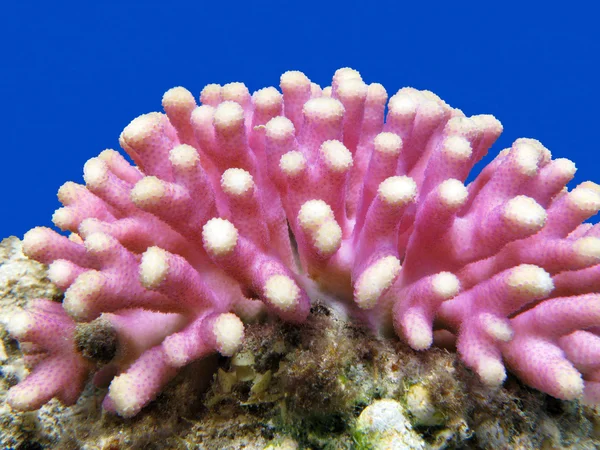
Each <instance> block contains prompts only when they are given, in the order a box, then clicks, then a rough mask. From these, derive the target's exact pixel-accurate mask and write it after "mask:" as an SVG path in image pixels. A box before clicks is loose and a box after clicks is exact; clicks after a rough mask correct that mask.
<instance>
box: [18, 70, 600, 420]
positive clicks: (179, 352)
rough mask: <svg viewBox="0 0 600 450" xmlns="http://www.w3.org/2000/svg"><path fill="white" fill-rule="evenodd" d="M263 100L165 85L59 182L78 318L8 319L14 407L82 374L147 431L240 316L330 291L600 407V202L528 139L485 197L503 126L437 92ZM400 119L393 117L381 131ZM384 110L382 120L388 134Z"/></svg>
mask: <svg viewBox="0 0 600 450" xmlns="http://www.w3.org/2000/svg"><path fill="white" fill-rule="evenodd" d="M280 87H281V91H282V93H280V92H279V91H278V90H277V89H275V88H273V87H269V88H265V89H261V90H259V91H257V92H255V93H254V94H252V95H250V93H249V92H248V89H247V88H246V86H245V85H243V84H242V83H229V84H226V85H224V86H219V85H208V86H206V87H205V88H204V89H203V91H202V93H201V94H200V103H201V105H200V106H197V103H196V100H195V99H194V96H193V95H192V94H191V93H190V92H189V91H187V90H186V89H184V88H181V87H177V88H173V89H171V90H169V91H167V92H166V93H165V95H164V97H163V102H162V104H163V109H164V111H165V113H164V114H163V113H157V112H154V113H149V114H146V115H143V116H140V117H138V118H136V119H134V120H133V121H132V122H131V123H130V124H129V125H128V126H127V127H126V128H125V129H124V131H123V133H122V134H121V137H120V144H121V146H122V147H123V149H124V150H125V151H126V152H127V154H128V155H129V157H130V158H131V160H132V161H133V163H134V164H135V165H131V164H130V163H129V162H127V160H126V159H125V158H124V157H123V156H121V154H119V153H118V152H116V151H114V150H105V151H103V152H102V153H100V155H99V156H98V157H97V158H92V159H91V160H89V161H88V162H87V163H86V164H85V166H84V179H85V183H86V185H85V186H81V185H78V184H75V183H72V182H67V183H66V184H64V185H63V186H62V187H61V188H60V190H59V193H58V196H59V199H60V201H61V202H62V203H63V205H64V207H63V208H60V209H59V210H57V211H56V213H55V214H54V217H53V221H54V223H55V225H56V226H57V227H59V228H60V229H62V230H65V231H70V232H71V234H70V236H69V237H65V236H63V235H61V234H59V233H57V232H55V231H53V230H51V229H49V228H44V227H39V228H35V229H33V230H31V231H29V232H28V233H27V234H26V235H25V238H24V252H25V253H26V255H27V256H29V257H31V258H33V259H35V260H37V261H39V262H42V263H44V264H49V265H50V266H49V277H50V278H51V280H52V281H53V282H54V283H55V284H56V285H57V286H58V287H59V288H61V289H63V290H64V292H65V294H64V300H63V302H62V305H61V304H59V303H55V302H52V301H50V300H44V299H39V300H36V301H34V302H32V303H31V305H30V307H29V308H28V309H27V310H25V311H22V312H20V313H17V314H16V315H14V316H13V317H12V318H11V320H10V323H9V327H8V329H9V332H10V334H11V335H12V336H14V337H16V338H17V339H18V340H19V341H20V343H21V349H22V351H23V352H24V354H25V358H26V363H27V365H28V366H29V367H30V368H31V374H30V375H29V376H28V377H27V378H26V379H25V380H24V381H22V382H21V383H19V384H18V385H17V386H15V387H13V388H12V389H11V391H10V393H9V402H10V404H11V405H12V406H13V407H15V408H19V409H24V410H31V409H36V408H39V407H40V406H41V405H43V404H44V403H46V402H48V401H49V400H50V399H51V398H53V397H57V398H58V399H59V400H60V401H61V402H63V403H65V404H71V403H73V402H75V401H76V400H77V398H78V397H79V395H80V393H81V391H82V389H83V387H84V385H85V382H86V380H87V378H88V376H89V375H90V374H91V373H95V375H94V382H95V383H96V384H97V385H99V386H109V389H108V395H107V396H106V398H105V400H104V404H103V405H104V407H105V409H107V410H109V411H115V412H117V413H118V414H120V415H122V416H125V417H131V416H133V415H135V414H137V413H138V412H139V411H140V410H141V409H142V408H143V407H144V406H145V405H147V404H148V403H149V402H150V401H152V400H153V399H154V398H155V397H156V396H157V395H158V393H159V392H160V391H161V389H162V388H163V387H164V386H165V385H166V383H167V382H168V381H169V380H171V379H172V378H173V377H174V376H175V375H176V374H177V373H178V371H179V370H180V369H181V368H182V367H184V366H186V365H188V364H189V363H191V362H192V361H195V360H199V359H202V358H204V357H205V356H207V355H209V354H211V353H214V352H219V353H220V354H222V355H225V356H231V355H233V354H235V352H236V350H237V349H238V348H239V346H240V345H241V344H242V342H243V338H244V325H243V323H244V322H251V321H253V320H256V319H257V318H259V317H260V316H261V315H264V314H268V315H270V316H278V317H280V318H281V319H282V320H284V321H287V322H291V323H302V322H303V321H305V320H306V318H307V315H308V313H309V309H310V302H311V298H314V297H315V296H316V295H317V293H318V295H319V296H320V297H321V296H323V295H327V296H328V298H329V299H330V302H331V303H332V304H333V303H335V304H336V305H337V304H339V305H342V306H343V307H344V308H345V309H346V310H347V311H348V313H349V314H351V315H352V316H354V317H355V318H356V320H357V321H358V322H360V323H362V324H365V325H367V326H369V327H370V328H371V329H372V330H373V332H375V333H380V334H387V333H389V332H393V331H395V333H396V334H397V335H398V336H399V337H400V338H401V339H403V340H404V341H405V342H406V343H408V345H410V346H411V347H412V348H413V349H415V350H425V349H427V348H429V347H430V346H431V345H442V346H453V345H455V346H456V348H457V350H458V353H459V355H460V357H461V359H462V360H463V361H464V362H465V364H466V365H467V366H468V367H470V368H471V369H472V370H473V371H474V372H476V373H477V375H478V376H479V377H480V378H481V380H482V381H483V383H484V384H486V385H488V386H497V385H500V384H502V383H503V381H504V379H505V378H506V369H505V367H506V368H508V370H510V371H512V372H513V373H515V374H516V375H517V376H518V377H519V378H520V379H521V380H522V381H523V382H525V383H527V384H528V385H530V386H532V387H535V388H537V389H539V390H541V391H544V392H546V393H548V394H550V395H552V396H555V397H557V398H560V399H576V398H581V399H583V400H584V401H585V402H588V403H590V404H595V403H600V336H599V335H598V333H599V332H600V328H599V327H600V296H599V295H598V294H596V292H597V291H598V288H599V287H600V264H598V263H599V262H600V238H599V237H598V236H600V227H598V226H592V225H591V224H586V223H583V222H584V221H585V220H587V219H588V218H589V217H591V216H593V215H594V214H596V213H597V212H598V210H599V209H600V186H598V185H596V184H595V183H591V182H584V183H582V184H579V185H578V186H577V187H575V188H574V189H572V190H570V191H569V190H567V189H566V188H565V186H566V184H567V183H568V182H569V181H570V180H571V179H572V178H573V176H574V174H575V165H574V164H573V163H572V162H571V161H569V160H567V159H562V158H561V159H552V157H551V154H550V152H549V151H548V149H546V148H545V147H544V146H543V145H542V144H541V143H539V142H538V141H535V140H532V139H518V140H517V141H515V143H514V144H513V145H512V147H511V148H508V149H504V150H502V151H501V152H499V154H498V156H497V157H496V158H495V159H494V160H493V161H492V162H491V163H490V164H489V165H488V166H486V167H485V168H484V169H483V170H482V171H481V173H480V174H479V175H478V176H477V177H476V178H475V179H474V181H473V182H471V183H470V184H468V185H467V186H465V184H464V183H465V180H466V178H467V176H468V174H469V172H470V170H471V169H472V167H473V166H474V165H475V164H476V163H477V162H478V161H480V160H481V158H482V157H483V156H484V155H485V154H486V153H487V152H488V149H489V148H490V147H491V145H492V144H493V143H494V141H495V140H496V139H497V138H498V136H499V134H500V133H501V131H502V126H501V124H500V122H498V120H496V119H495V118H494V117H492V116H489V115H478V116H471V117H465V115H464V114H463V113H462V112H461V111H460V110H458V109H454V108H452V107H450V106H449V105H447V104H446V103H445V102H443V101H442V100H441V99H440V98H439V97H437V96H436V95H435V94H433V93H431V92H429V91H419V90H416V89H412V88H403V89H401V90H400V91H398V92H397V93H396V94H395V95H393V96H392V97H391V98H390V99H389V102H388V95H387V93H386V91H385V89H384V88H383V86H381V85H380V84H377V83H372V84H366V83H365V82H364V81H363V80H362V78H361V77H360V75H359V73H358V72H356V71H354V70H352V69H348V68H344V69H340V70H338V71H337V72H336V73H335V75H334V77H333V80H332V85H331V87H326V88H324V89H321V88H320V87H319V86H317V85H316V84H314V83H311V82H310V80H309V79H308V78H307V77H306V76H305V75H304V74H302V73H300V72H295V71H292V72H286V73H285V74H283V75H282V76H281V82H280ZM386 105H387V115H385V110H386ZM384 115H385V120H384Z"/></svg>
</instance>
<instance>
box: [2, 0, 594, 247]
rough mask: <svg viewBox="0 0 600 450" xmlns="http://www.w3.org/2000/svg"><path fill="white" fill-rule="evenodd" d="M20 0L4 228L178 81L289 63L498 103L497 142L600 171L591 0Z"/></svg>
mask: <svg viewBox="0 0 600 450" xmlns="http://www.w3.org/2000/svg"><path fill="white" fill-rule="evenodd" d="M6 3H8V5H3V7H2V14H1V16H2V17H3V18H2V21H1V26H0V46H1V48H0V50H1V60H0V61H1V63H0V81H1V82H0V90H1V92H0V100H1V101H2V109H1V113H0V114H1V115H2V117H1V120H0V133H1V134H0V135H1V136H2V140H1V141H0V146H1V147H0V149H1V152H2V153H1V155H2V156H1V158H2V159H1V160H0V161H1V162H0V167H1V168H2V171H1V174H0V195H1V197H2V206H1V209H0V237H2V236H7V235H11V234H16V235H17V236H22V235H23V233H24V232H25V231H27V230H28V229H29V228H31V227H33V226H35V225H38V224H43V225H49V224H50V223H51V222H50V217H51V214H52V212H53V211H54V209H56V208H57V207H58V206H59V204H58V201H57V200H56V195H55V194H56V190H57V189H58V187H59V186H60V185H61V184H62V183H63V182H64V181H66V180H74V181H79V182H81V180H82V177H81V174H82V166H83V164H84V162H85V161H86V160H87V159H89V158H90V157H92V156H95V155H96V154H98V153H99V152H100V151H101V150H103V149H105V148H109V147H113V148H117V146H118V142H117V138H118V136H119V133H120V132H121V130H122V129H123V127H124V126H125V125H127V123H129V121H130V120H131V119H132V118H134V117H135V116H137V115H139V114H141V113H145V112H149V111H153V110H158V109H160V101H161V96H162V94H163V92H164V91H166V90H167V89H168V88H170V87H172V86H176V85H183V86H185V87H187V88H188V89H190V90H191V91H192V92H193V93H194V94H198V93H199V92H200V90H201V89H202V87H203V86H204V85H205V84H207V83H211V82H218V83H226V82H230V81H244V82H245V83H246V84H247V85H248V86H249V88H250V90H251V91H253V90H256V89H258V88H260V87H263V86H268V85H276V84H277V83H278V79H279V75H280V74H281V73H282V72H284V71H286V70H290V69H298V70H302V71H304V72H305V73H306V74H307V75H308V76H309V77H310V78H311V79H312V80H313V81H315V82H317V83H319V84H321V85H323V86H325V85H327V84H328V80H329V78H330V77H331V75H332V74H333V72H334V71H335V69H337V68H338V67H342V66H351V67H354V68H356V69H358V70H360V71H361V72H362V74H363V78H364V79H365V81H367V82H373V81H377V82H380V83H382V84H383V85H384V86H385V87H386V88H387V90H388V92H389V93H394V92H395V91H396V90H397V89H398V88H400V87H402V86H414V87H417V88H421V89H430V90H432V91H434V92H436V93H437V94H439V95H440V96H441V97H442V98H444V99H445V100H446V101H447V102H448V103H450V104H451V105H453V106H455V107H460V108H461V109H463V110H464V111H465V112H466V113H467V114H476V113H491V114H494V115H496V117H498V118H499V119H500V120H501V121H502V123H503V124H504V127H505V132H504V135H503V136H502V137H501V139H500V141H499V143H498V144H497V146H496V147H495V150H496V151H497V150H499V149H502V148H504V147H506V146H508V145H510V143H511V142H512V141H513V140H514V139H515V138H517V137H535V138H538V139H540V140H541V141H542V142H543V143H544V144H545V145H546V146H547V147H548V148H550V149H551V150H552V151H553V154H554V155H555V156H557V157H569V158H571V159H573V160H575V161H576V162H577V166H578V167H579V173H578V174H577V178H576V179H577V180H579V181H583V180H585V179H595V180H600V171H599V170H598V165H599V163H600V152H599V145H598V137H597V136H598V125H597V124H598V120H599V111H600V108H599V104H600V89H599V87H598V84H597V82H598V81H597V80H599V79H600V71H599V69H598V65H597V58H598V55H599V54H600V37H599V36H600V32H599V31H598V27H597V26H596V23H595V17H597V16H596V15H595V14H594V12H593V11H589V10H586V9H585V8H584V7H582V6H580V5H579V4H578V3H579V2H570V3H569V4H567V5H566V6H563V9H558V8H556V9H553V8H552V7H550V6H548V5H547V4H546V3H545V2H527V3H528V5H526V4H525V3H526V2H518V3H517V4H510V2H494V3H493V5H494V6H493V7H492V6H481V5H482V4H483V3H484V2H473V4H469V2H460V5H458V2H444V3H451V5H449V6H444V7H441V6H438V5H436V3H437V2H410V3H404V2H387V3H386V2H374V1H371V2H358V1H344V2H313V1H304V2H287V1H283V0H278V1H269V2H258V1H254V2H245V3H239V4H238V3H236V2H234V1H230V2H204V1H196V2H193V3H192V2H190V4H186V2H184V3H183V4H182V3H180V2H172V1H171V2H160V3H159V2H151V1H150V2H144V3H142V2H139V4H134V3H133V2H126V1H123V2H118V3H117V2H114V3H110V2H70V1H63V2H41V1H34V2H6ZM83 3H85V4H86V5H87V6H82V4H83ZM217 3H219V4H222V6H218V5H217ZM439 3H442V2H439ZM532 3H533V4H534V5H532ZM535 3H538V5H539V6H537V5H535ZM589 3H591V2H589ZM17 4H18V5H17ZM392 5H394V6H392Z"/></svg>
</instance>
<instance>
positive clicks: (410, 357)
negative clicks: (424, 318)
mask: <svg viewBox="0 0 600 450" xmlns="http://www.w3.org/2000/svg"><path fill="white" fill-rule="evenodd" d="M36 297H45V298H53V299H55V300H56V301H60V300H61V293H60V292H59V291H58V289H56V288H55V287H54V286H52V285H51V283H50V282H49V281H48V280H47V279H46V272H45V267H44V266H43V265H41V264H39V263H37V262H34V261H31V260H29V259H27V258H26V257H25V256H23V254H22V252H21V243H20V241H19V240H18V239H17V238H15V237H10V238H7V239H4V240H3V241H2V242H1V243H0V324H4V323H6V321H7V320H9V317H10V315H11V314H12V312H14V310H15V308H17V307H20V306H23V305H25V304H26V303H27V301H28V300H29V299H33V298H36ZM316 297H318V295H317V296H316ZM313 301H314V305H313V308H312V310H311V314H310V317H309V320H308V322H307V323H306V324H304V325H302V326H291V325H288V324H284V323H282V322H280V321H278V320H266V319H265V320H263V321H260V322H257V323H253V324H249V325H248V326H247V333H246V339H245V343H244V346H243V348H242V349H241V350H240V351H239V353H238V354H236V355H235V356H234V357H233V358H217V357H216V356H215V357H211V358H208V359H205V360H202V361H198V362H196V363H194V364H192V365H190V366H188V367H187V368H186V369H185V370H184V371H182V372H181V373H180V374H179V375H178V376H177V378H176V379H174V380H173V381H172V382H171V383H170V384H169V386H168V387H167V388H166V389H165V391H164V392H163V393H162V394H161V395H160V396H159V397H158V398H157V399H156V400H155V401H154V402H152V403H151V404H150V405H149V406H148V407H146V408H145V409H144V410H143V411H142V412H141V413H140V414H138V415H137V416H136V417H134V418H133V419H121V418H119V417H118V416H114V415H111V414H108V413H105V412H103V411H102V409H101V402H102V398H103V396H104V395H105V393H106V392H105V391H104V390H100V389H96V388H94V387H93V386H91V385H90V386H88V388H87V390H86V391H85V393H84V395H83V396H82V397H81V398H80V399H79V401H78V402H77V404H76V405H74V406H71V407H64V406H62V405H60V404H59V403H58V402H57V401H52V402H50V403H49V404H47V405H46V406H44V407H43V408H42V409H40V410H39V411H34V412H25V413H23V412H18V411H15V410H13V409H11V407H10V406H9V405H7V404H6V402H5V398H6V391H7V390H8V388H10V386H12V385H14V384H16V383H17V381H18V380H19V379H20V378H22V377H23V376H25V374H26V369H25V367H24V366H23V362H22V359H21V357H20V353H19V348H18V345H17V343H16V342H15V341H14V340H12V339H11V338H10V337H9V336H8V334H7V333H6V332H5V331H4V327H3V326H2V325H0V337H1V340H0V427H1V428H0V448H2V449H19V450H25V449H61V450H71V449H73V450H75V449H86V450H92V449H94V450H96V449H102V450H109V449H110V450H117V449H211V450H212V449H215V450H216V449H219V450H225V449H313V450H319V449H328V450H329V449H360V450H363V449H364V450H366V449H386V450H387V449H390V450H392V449H458V448H464V449H471V448H473V449H577V450H583V449H600V409H599V408H591V407H587V406H583V405H581V404H580V403H579V402H577V401H573V402H564V401H560V400H556V399H554V398H552V397H549V396H548V395H545V394H542V393H540V392H538V391H535V390H533V389H530V388H528V387H526V386H524V385H522V384H521V383H520V382H519V381H518V380H517V379H516V378H514V377H511V376H509V378H508V380H507V381H506V383H505V384H504V386H503V387H502V388H500V389H496V390H491V389H489V388H486V387H484V386H482V384H481V383H480V382H479V381H478V379H477V377H476V376H475V375H474V374H473V373H471V372H470V371H469V370H468V369H466V368H465V367H464V366H463V365H462V364H461V363H460V361H459V360H458V359H457V358H456V357H455V355H454V354H453V353H452V352H448V351H446V350H442V349H432V350H429V351H426V352H415V351H413V350H411V349H410V348H408V347H407V346H405V345H403V344H402V343H401V342H399V341H398V340H396V339H381V338H376V337H374V336H373V335H372V334H371V333H369V332H368V331H367V330H364V329H362V328H360V327H359V326H357V325H356V324H354V323H351V322H349V321H347V320H346V318H345V316H344V314H343V313H341V312H339V311H337V310H336V309H335V308H333V307H331V306H329V305H328V304H326V303H325V302H324V301H322V300H321V299H319V298H314V299H313Z"/></svg>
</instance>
